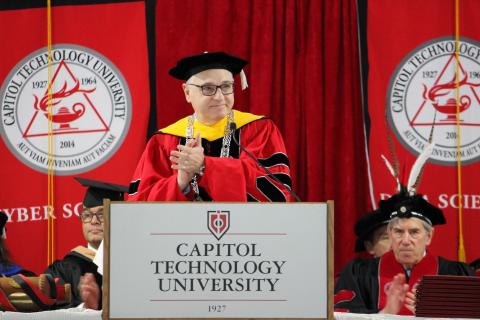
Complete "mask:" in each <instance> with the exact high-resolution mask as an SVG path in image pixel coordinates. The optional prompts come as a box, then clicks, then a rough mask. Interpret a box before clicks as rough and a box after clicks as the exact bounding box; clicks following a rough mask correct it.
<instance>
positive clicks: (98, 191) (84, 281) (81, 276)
mask: <svg viewBox="0 0 480 320" xmlns="http://www.w3.org/2000/svg"><path fill="white" fill-rule="evenodd" d="M76 179H77V180H78V181H79V182H80V183H81V184H82V185H83V186H87V187H88V189H87V192H86V193H85V198H84V200H83V211H82V213H81V214H80V220H81V221H82V230H83V236H84V238H85V240H86V241H87V243H88V247H84V246H78V247H76V248H74V249H73V250H72V251H70V252H69V253H68V254H67V255H66V256H65V257H64V258H63V259H62V260H56V261H55V262H53V264H51V265H50V266H49V267H48V268H47V269H46V270H45V271H44V273H48V274H51V275H53V276H54V277H58V278H61V279H63V281H65V282H66V283H70V284H71V286H72V303H71V305H68V306H67V307H76V306H78V305H80V304H82V303H84V305H83V306H84V307H85V308H89V309H101V289H100V288H101V285H102V275H101V274H100V273H98V270H97V269H98V267H97V265H96V264H95V263H94V262H93V258H94V257H95V254H96V251H97V249H98V247H99V245H100V243H101V242H102V240H103V199H104V198H106V199H110V200H112V201H120V200H123V195H124V192H126V191H128V188H127V187H124V186H120V185H116V184H111V183H103V182H99V181H94V180H87V179H83V178H76Z"/></svg>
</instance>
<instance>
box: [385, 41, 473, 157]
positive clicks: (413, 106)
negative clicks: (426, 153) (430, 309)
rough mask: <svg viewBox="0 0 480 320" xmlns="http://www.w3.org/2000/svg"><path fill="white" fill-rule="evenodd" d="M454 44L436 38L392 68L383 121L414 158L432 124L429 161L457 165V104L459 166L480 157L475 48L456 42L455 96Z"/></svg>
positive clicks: (470, 42) (421, 147)
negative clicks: (457, 77) (456, 75)
mask: <svg viewBox="0 0 480 320" xmlns="http://www.w3.org/2000/svg"><path fill="white" fill-rule="evenodd" d="M456 68H457V58H456V57H455V40H454V39H452V38H441V39H435V40H433V41H430V42H428V43H424V44H422V45H421V46H419V47H417V48H415V49H414V50H413V51H411V52H410V53H409V54H408V55H407V56H406V57H405V58H404V59H403V61H402V62H401V63H400V64H399V65H398V66H397V68H396V70H395V72H394V73H393V75H392V78H391V79H390V84H389V89H388V92H387V101H386V108H387V110H386V111H387V119H388V121H389V124H390V126H391V128H392V129H393V132H394V133H395V135H396V137H397V138H398V140H399V141H400V142H401V143H402V144H403V145H404V146H405V147H406V148H407V149H408V150H409V151H410V152H411V153H413V154H414V155H418V154H419V153H421V152H422V151H423V149H424V148H425V145H426V144H427V143H428V139H429V136H430V132H431V129H432V125H433V124H434V123H435V126H434V129H433V130H434V131H433V142H434V143H435V148H434V150H433V153H432V156H431V157H430V159H431V161H432V162H434V163H437V164H441V165H456V163H457V156H458V152H457V139H458V134H457V119H456V112H457V100H458V104H459V124H460V146H461V148H460V156H461V159H462V162H463V163H464V164H468V163H474V162H477V161H479V159H480V46H479V43H477V42H475V41H472V40H470V39H466V38H462V39H461V41H460V43H459V57H458V70H459V71H458V72H459V88H460V89H459V94H458V97H457V89H456V88H457V84H456V79H455V70H456Z"/></svg>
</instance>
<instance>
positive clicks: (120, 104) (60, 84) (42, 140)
mask: <svg viewBox="0 0 480 320" xmlns="http://www.w3.org/2000/svg"><path fill="white" fill-rule="evenodd" d="M48 72H49V71H48V52H47V49H46V48H43V49H40V50H38V51H36V52H33V53H32V54H30V55H29V56H27V57H26V58H25V59H23V60H22V61H20V62H19V63H18V64H17V65H16V66H15V67H14V68H13V69H12V70H11V72H10V74H9V75H8V76H7V78H6V79H5V81H4V82H3V85H2V87H1V89H0V103H1V104H0V105H1V106H2V113H1V125H0V132H1V135H2V138H3V140H4V142H5V144H6V145H7V146H8V148H9V149H10V151H11V152H12V153H13V154H14V155H15V157H17V159H19V160H20V161H22V162H23V163H24V164H26V165H27V166H29V167H30V168H32V169H35V170H37V171H40V172H47V170H48V167H49V162H48V161H49V157H48V154H49V150H50V154H51V155H52V157H51V160H50V161H53V168H54V170H55V173H56V174H58V175H72V174H79V173H82V172H86V171H89V170H91V169H93V168H95V167H97V166H99V165H101V164H102V163H104V162H105V161H107V160H108V159H109V158H110V157H111V156H113V154H114V153H115V151H116V150H117V149H118V148H119V147H120V145H121V144H122V142H123V140H124V138H125V136H126V135H127V132H128V128H129V125H130V120H131V116H132V107H131V97H130V91H129V89H128V86H127V83H126V81H125V79H124V78H123V76H122V74H121V73H120V72H119V70H118V69H117V68H116V67H115V65H113V63H112V62H110V61H109V60H108V59H107V58H105V57H104V56H102V55H101V54H99V53H98V52H95V51H93V50H91V49H88V48H84V47H80V46H77V45H66V44H62V45H57V46H54V47H53V50H52V67H51V80H48V79H49V77H48ZM49 91H50V92H51V95H49ZM49 134H51V135H52V138H53V139H52V141H53V143H52V145H51V146H50V147H49V143H48V136H49Z"/></svg>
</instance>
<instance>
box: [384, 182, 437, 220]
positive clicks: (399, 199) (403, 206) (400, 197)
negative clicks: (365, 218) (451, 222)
mask: <svg viewBox="0 0 480 320" xmlns="http://www.w3.org/2000/svg"><path fill="white" fill-rule="evenodd" d="M378 205H379V206H380V209H381V210H382V211H385V212H386V213H389V214H390V218H394V217H399V218H411V217H414V218H418V219H422V220H424V221H426V222H428V223H430V224H431V225H432V226H434V225H437V224H445V223H446V220H445V216H444V215H443V212H442V210H440V209H439V208H437V207H435V206H434V205H432V204H431V203H430V202H428V201H427V200H425V199H424V198H423V196H422V195H421V194H415V195H410V194H408V192H406V191H402V192H400V193H397V194H395V195H393V196H391V197H390V198H388V199H386V200H381V201H380V202H379V203H378Z"/></svg>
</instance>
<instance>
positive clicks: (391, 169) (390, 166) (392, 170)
mask: <svg viewBox="0 0 480 320" xmlns="http://www.w3.org/2000/svg"><path fill="white" fill-rule="evenodd" d="M381 157H382V159H383V161H384V162H385V165H386V166H387V168H388V170H389V171H390V173H391V174H392V176H393V178H394V179H395V181H397V191H399V192H400V190H401V187H402V186H401V184H400V180H399V179H398V175H397V174H396V173H395V169H393V166H392V164H391V163H390V161H388V159H387V158H386V157H385V156H384V155H383V154H382V155H381Z"/></svg>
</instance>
